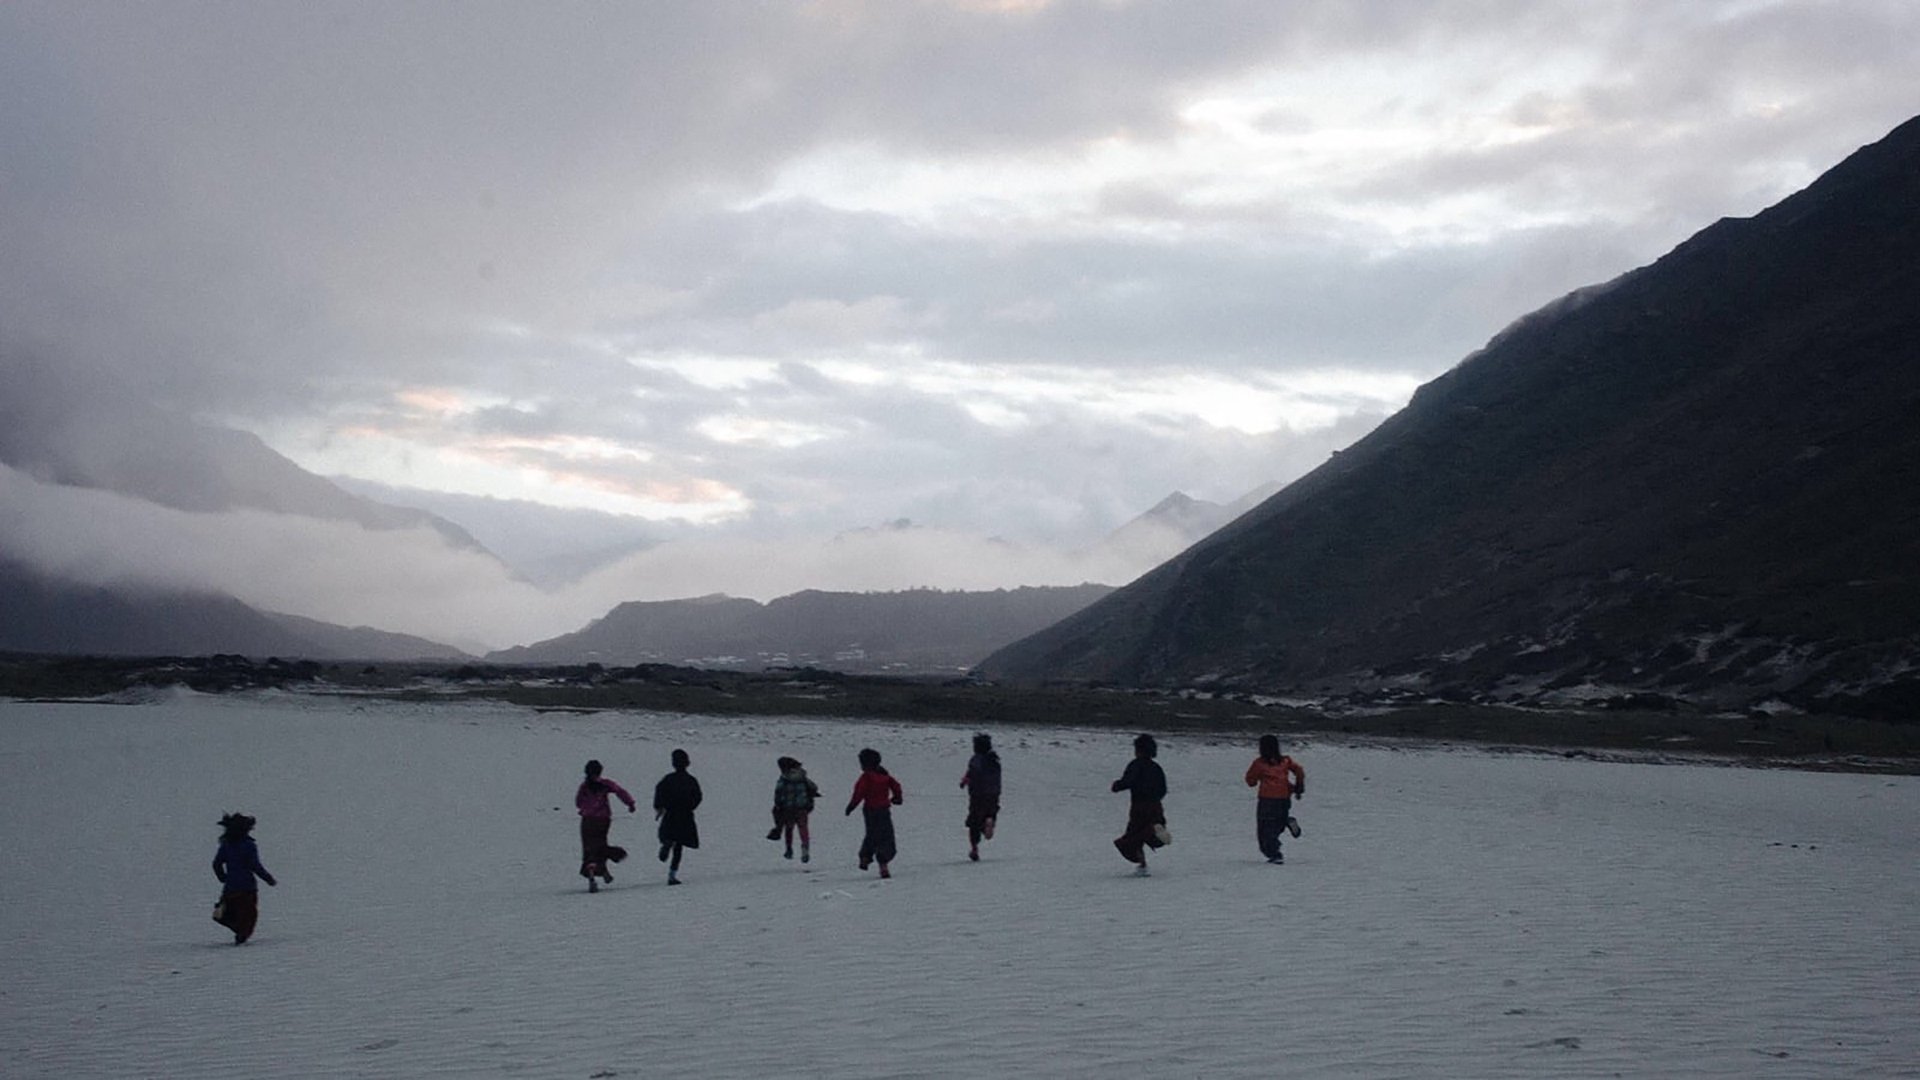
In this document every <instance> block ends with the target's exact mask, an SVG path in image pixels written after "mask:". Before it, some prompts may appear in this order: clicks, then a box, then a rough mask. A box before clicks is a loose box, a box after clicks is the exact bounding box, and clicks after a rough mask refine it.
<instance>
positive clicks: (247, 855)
mask: <svg viewBox="0 0 1920 1080" xmlns="http://www.w3.org/2000/svg"><path fill="white" fill-rule="evenodd" d="M253 825H254V819H253V818H250V817H248V816H247V815H245V814H226V815H223V816H222V817H221V818H220V828H221V833H220V848H219V850H218V851H215V852H214V853H213V876H214V877H216V878H218V879H220V885H221V889H220V902H219V903H217V904H215V905H214V906H213V921H214V922H217V923H219V924H220V925H221V926H224V927H226V928H227V929H229V930H231V931H233V943H234V944H235V945H245V944H246V943H247V939H248V938H250V937H252V936H253V927H254V924H255V923H257V922H258V921H259V919H260V884H259V882H260V881H264V882H266V883H267V884H269V885H272V886H274V887H276V888H277V887H279V885H280V883H279V882H278V881H275V880H274V877H273V875H272V874H270V873H268V872H267V868H266V867H264V866H262V865H260V848H259V847H258V846H257V845H255V844H254V842H253ZM255 878H258V879H259V881H255V880H254V879H255Z"/></svg>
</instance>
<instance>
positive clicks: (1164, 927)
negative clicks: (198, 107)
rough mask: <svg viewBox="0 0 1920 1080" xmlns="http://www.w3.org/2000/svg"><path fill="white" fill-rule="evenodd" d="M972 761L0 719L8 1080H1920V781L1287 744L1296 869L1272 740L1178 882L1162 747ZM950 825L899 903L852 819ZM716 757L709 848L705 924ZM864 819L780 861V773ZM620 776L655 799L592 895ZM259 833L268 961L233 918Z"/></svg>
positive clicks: (741, 741)
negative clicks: (1271, 790)
mask: <svg viewBox="0 0 1920 1080" xmlns="http://www.w3.org/2000/svg"><path fill="white" fill-rule="evenodd" d="M969 734H970V732H968V731H966V730H962V729H955V728H933V727H920V726H909V725H901V724H895V723H881V722H872V723H866V722H858V721H846V722H819V721H801V720H777V719H751V720H715V719H706V718H690V717H674V716H663V715H653V714H615V713H596V714H568V713H553V712H549V713H538V712H534V711H532V710H525V709H517V708H510V707H505V706H493V705H473V704H429V705H404V704H394V703H385V702H375V701H365V702H357V701H353V700H347V699H339V698H319V697H307V696H296V695H274V694H268V695H253V696H235V697H201V696H197V695H190V694H185V693H177V694H170V695H162V696H160V698H159V699H158V700H155V701H153V702H150V703H146V704H137V705H114V704H39V703H22V702H9V703H0V814H4V820H5V823H6V832H5V845H4V863H0V933H3V935H4V945H3V946H0V947H3V949H4V954H3V957H0V1076H5V1077H9V1078H20V1077H41V1076H48V1077H63V1078H64V1077H116V1078H117V1077H145V1076H156V1077H193V1078H199V1077H250V1078H260V1077H336V1076H394V1077H411V1076H452V1077H467V1076H532V1077H577V1078H580V1080H590V1078H595V1077H615V1076H619V1077H657V1076H687V1077H758V1076H779V1077H808V1076H831V1077H836V1078H840V1077H881V1076H954V1077H993V1076H1009V1075H1034V1076H1087V1077H1093V1076H1101V1077H1106V1076H1139V1077H1183V1076H1193V1077H1237V1076H1248V1077H1252V1076H1262V1077H1264V1076H1274V1075H1292V1076H1336V1077H1346V1076H1354V1077H1547V1076H1552V1077H1559V1076H1633V1077H1682V1076H1684V1077H1716V1076H1717V1077H1814V1076H1817V1077H1833V1076H1858V1077H1885V1076H1895V1075H1906V1076H1916V1075H1920V824H1916V823H1920V780H1916V779H1915V778H1911V777H1888V776H1870V775H1839V774H1814V773H1798V772H1783V771H1760V770H1749V769H1741V768H1726V767H1715V766H1712V765H1704V764H1669V765H1652V764H1645V765H1642V764H1617V763H1614V764H1609V763H1601V762H1596V761H1592V760H1583V759H1568V758H1566V757H1564V756H1559V755H1549V754H1542V755H1499V754H1490V753H1484V752H1478V751H1467V750H1446V749H1437V748H1424V749H1422V748H1400V749H1396V748H1392V747H1383V746H1377V745H1376V746H1356V745H1347V744H1345V743H1342V742H1339V741H1332V740H1324V739H1323V740H1317V741H1313V742H1303V743H1300V744H1298V745H1294V746H1290V747H1289V749H1290V750H1293V751H1295V752H1296V753H1297V755H1298V757H1299V759H1300V760H1301V762H1302V764H1303V765H1304V766H1305V767H1306V769H1307V774H1308V778H1309V784H1308V797H1307V798H1306V799H1305V800H1303V801H1302V802H1300V803H1299V804H1297V816H1298V817H1299V819H1300V821H1301V823H1302V825H1303V826H1304V828H1305V830H1306V831H1305V835H1304V836H1303V837H1302V838H1300V839H1298V840H1289V841H1287V846H1286V850H1287V863H1286V865H1284V866H1277V867H1276V866H1270V865H1267V864H1266V863H1265V862H1264V861H1262V860H1261V859H1260V858H1259V856H1258V854H1257V852H1256V851H1255V848H1254V840H1253V835H1252V834H1253V813H1254V806H1253V803H1254V799H1253V795H1252V793H1251V791H1250V790H1249V789H1248V788H1246V787H1245V786H1244V785H1243V784H1242V782H1241V775H1242V773H1243V771H1244V770H1245V768H1246V765H1247V763H1248V762H1249V761H1250V760H1251V759H1252V757H1253V739H1252V738H1251V737H1244V738H1243V737H1234V738H1231V739H1207V738H1191V737H1170V738H1163V740H1162V751H1161V756H1160V760H1161V762H1162V764H1163V765H1164V766H1165V768H1166V771H1167V774H1168V777H1169V780H1170V783H1171V787H1172V792H1171V794H1170V796H1169V798H1168V801H1167V811H1168V816H1169V819H1170V822H1171V825H1172V829H1173V832H1174V843H1173V845H1172V846H1171V847H1169V848H1167V849H1165V850H1163V851H1161V852H1159V853H1157V854H1156V855H1155V856H1154V857H1153V871H1154V873H1153V876H1152V877H1150V878H1145V879H1139V878H1134V877H1131V876H1129V873H1128V871H1129V867H1128V865H1127V864H1126V863H1124V862H1123V861H1122V860H1121V859H1120V857H1119V856H1118V855H1117V854H1116V853H1115V852H1114V850H1113V847H1112V845H1111V843H1110V841H1111V839H1112V838H1113V837H1114V836H1116V835H1118V834H1119V832H1120V830H1121V826H1122V823H1123V821H1124V819H1125V816H1126V802H1125V796H1123V795H1114V794H1111V793H1110V792H1109V791H1108V790H1107V785H1108V783H1109V782H1110V781H1111V780H1112V779H1113V778H1114V777H1115V776H1118V775H1119V773H1120V770H1121V768H1122V767H1123V766H1124V765H1125V764H1126V762H1127V759H1128V757H1129V756H1130V753H1131V751H1130V745H1129V744H1130V736H1131V733H1130V732H1100V731H1086V730H1077V729H1074V730H1069V729H1062V730H1006V729H1001V730H997V731H996V732H995V741H996V743H997V744H998V745H999V746H1000V748H1001V750H1002V756H1003V758H1004V760H1005V775H1006V789H1007V790H1006V799H1005V810H1004V812H1003V815H1002V818H1001V823H1000V824H1001V829H1000V835H999V836H998V838H996V839H995V840H993V841H991V842H990V843H988V844H987V845H985V858H984V860H983V861H982V862H980V863H978V864H972V863H969V862H968V861H967V859H966V838H965V832H964V829H963V827H962V819H963V817H964V814H965V798H964V793H963V792H962V791H961V790H960V789H959V787H958V786H957V784H958V780H959V777H960V774H961V771H962V769H963V767H964V763H965V761H966V757H967V754H968V752H969V747H968V735H969ZM868 745H870V746H873V747H875V748H877V749H879V750H880V751H881V752H882V753H883V754H885V755H886V759H887V764H888V765H889V766H890V767H891V768H892V770H893V772H894V773H895V775H897V776H898V777H899V778H900V780H901V782H902V783H903V784H904V785H905V787H906V793H907V801H906V804H905V805H904V806H902V807H900V808H899V809H898V810H897V811H896V820H897V822H898V825H899V832H900V844H901V856H900V858H899V860H898V862H896V863H895V867H894V869H895V874H896V876H895V878H894V879H893V880H891V881H880V880H878V879H877V878H876V877H875V876H874V875H873V874H871V873H868V874H862V873H861V872H859V871H858V870H857V869H856V868H855V866H854V850H855V848H856V846H857V845H858V842H859V826H858V820H859V819H858V816H857V815H856V816H855V817H854V818H851V819H850V818H846V817H842V816H841V814H840V809H841V807H843V806H844V805H845V799H846V797H847V795H848V793H849V791H850V789H851V787H852V783H853V779H854V776H855V775H856V768H855V765H854V754H855V752H856V751H857V750H859V749H860V748H861V747H862V746H868ZM675 746H683V747H685V748H687V750H688V751H689V752H690V753H691V754H692V757H693V772H694V774H695V775H696V776H697V777H699V779H700V781H701V783H702V784H703V785H704V787H705V790H706V795H707V801H706V804H705V805H704V806H703V807H701V810H700V814H699V819H700V829H701V836H702V839H703V841H704V846H702V847H701V848H700V849H699V850H698V851H695V852H691V853H689V856H688V861H687V863H686V866H685V868H684V870H683V876H684V878H685V879H686V884H685V885H684V886H681V887H678V888H671V889H670V888H668V887H667V886H666V884H665V877H666V875H665V871H664V870H663V868H662V867H661V866H660V864H659V863H658V862H656V861H655V860H654V858H653V843H652V835H653V833H652V827H653V826H652V818H651V814H650V813H649V812H647V811H646V810H645V809H644V806H645V804H646V803H647V801H648V800H649V799H650V798H651V793H652V788H653V784H654V782H655V781H656V780H657V779H658V778H659V777H660V776H661V775H662V774H664V773H665V772H666V771H667V769H668V763H667V756H668V753H669V751H670V750H671V749H672V748H673V747H675ZM781 754H792V755H794V756H796V757H798V758H800V759H802V760H803V761H805V762H806V764H807V765H808V767H809V770H810V772H811V773H812V775H813V776H814V778H815V779H816V780H817V781H818V782H819V783H820V784H821V786H822V788H823V789H824V790H825V793H826V798H825V801H824V803H823V805H822V806H821V807H820V809H819V810H818V811H817V812H816V813H815V816H814V826H815V847H814V855H815V859H814V862H813V864H812V865H811V866H810V867H802V866H801V865H800V864H799V863H798V862H797V861H795V862H787V861H785V860H783V859H781V858H780V851H779V846H778V845H776V844H772V843H769V842H767V840H766V839H765V838H764V834H765V832H766V829H767V827H768V825H769V817H768V809H769V807H770V805H771V793H772V788H773V782H774V779H775V766H774V759H775V758H776V757H778V756H779V755H781ZM589 757H597V758H600V759H601V760H602V761H604V762H605V763H606V769H607V775H609V776H611V777H613V778H615V779H617V780H619V781H620V782H622V783H623V784H625V785H627V786H628V788H629V789H630V790H632V791H633V792H634V793H635V794H636V795H637V796H639V797H640V798H641V800H642V803H643V811H642V813H641V814H638V815H628V814H627V813H625V811H624V810H622V811H621V812H620V813H619V814H618V815H617V817H616V819H615V822H614V829H613V840H614V842H615V843H621V844H624V845H625V846H627V847H628V848H630V849H631V850H632V851H633V857H632V858H629V859H628V860H627V862H626V863H624V864H623V865H621V866H620V867H618V868H617V870H616V877H617V881H616V882H615V884H614V885H613V886H612V887H611V888H610V889H608V890H607V891H604V892H602V893H600V894H598V895H589V894H588V893H587V892H586V890H585V888H584V886H583V883H582V881H581V880H580V878H579V877H577V876H576V874H575V870H576V865H577V860H578V833H577V824H576V820H577V819H576V817H575V814H574V811H573V806H572V795H573V790H574V786H575V784H576V783H577V781H578V779H579V775H580V769H581V766H582V764H583V763H584V762H585V761H586V760H587V759H588V758H589ZM228 810H239V811H244V812H246V813H250V814H254V815H256V816H257V817H258V818H259V819H260V824H259V827H258V829H257V831H256V835H257V837H258V839H259V842H260V849H261V854H262V857H263V859H264V861H265V863H266V865H267V866H268V867H269V868H270V869H271V870H272V871H273V872H274V873H275V874H277V875H278V876H279V879H280V886H279V888H277V889H264V890H263V891H262V897H261V919H260V928H259V931H258V933H257V936H256V937H255V938H254V940H253V941H252V942H251V943H249V944H247V945H245V946H242V947H235V946H234V945H232V944H231V937H230V935H229V934H228V933H227V932H226V931H225V930H223V929H222V928H221V927H219V926H216V925H215V924H214V923H213V922H212V921H211V920H210V919H209V918H208V911H209V909H210V907H211V906H212V903H213V901H214V898H215V896H216V894H217V891H218V886H217V884H216V883H215V881H214V878H213V875H212V873H211V871H210V869H209V862H210V860H211V859H212V857H213V852H214V847H215V836H216V834H217V833H218V831H219V830H218V828H217V826H216V825H215V820H216V819H217V818H218V817H219V816H220V815H221V814H222V813H223V812H225V811H228Z"/></svg>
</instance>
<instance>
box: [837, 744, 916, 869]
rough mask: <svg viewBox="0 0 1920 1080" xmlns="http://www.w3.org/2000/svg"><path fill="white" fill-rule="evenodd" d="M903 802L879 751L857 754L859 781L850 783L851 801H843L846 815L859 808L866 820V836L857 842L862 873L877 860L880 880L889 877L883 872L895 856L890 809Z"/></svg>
mask: <svg viewBox="0 0 1920 1080" xmlns="http://www.w3.org/2000/svg"><path fill="white" fill-rule="evenodd" d="M905 801H906V797H905V792H903V791H901V789H900V781H898V780H895V779H894V778H893V774H892V773H889V772H887V770H886V769H885V768H883V767H882V766H881V764H880V751H878V750H875V749H873V748H872V747H868V748H866V749H864V750H862V751H860V779H858V780H855V781H854V782H853V798H851V799H849V800H847V813H849V814H851V813H853V808H854V807H856V806H858V807H862V809H863V811H864V813H865V816H866V819H867V833H866V836H865V837H864V838H863V839H862V840H861V841H860V869H862V870H865V869H866V868H867V867H869V866H871V865H873V862H874V860H876V859H877V860H879V862H880V876H881V877H883V878H890V877H892V876H893V872H892V871H891V870H889V869H887V864H888V863H891V862H892V861H893V857H894V855H895V854H897V851H896V849H895V846H894V842H893V808H894V807H896V806H899V805H900V804H901V803H903V802H905Z"/></svg>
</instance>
